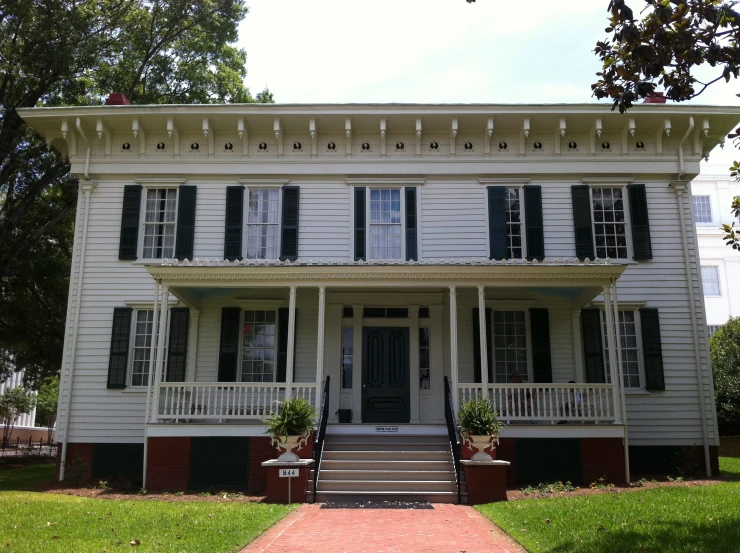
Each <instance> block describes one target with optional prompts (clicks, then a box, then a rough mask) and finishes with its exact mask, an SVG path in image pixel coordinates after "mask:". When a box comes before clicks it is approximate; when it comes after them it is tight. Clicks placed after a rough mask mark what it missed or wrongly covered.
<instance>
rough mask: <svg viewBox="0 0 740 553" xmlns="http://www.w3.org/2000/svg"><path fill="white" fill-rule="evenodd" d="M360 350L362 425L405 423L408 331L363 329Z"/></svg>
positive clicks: (407, 417)
mask: <svg viewBox="0 0 740 553" xmlns="http://www.w3.org/2000/svg"><path fill="white" fill-rule="evenodd" d="M362 349H363V356H362V357H363V359H362V361H363V362H362V422H370V423H383V424H385V423H406V422H409V418H410V413H411V411H410V406H409V396H410V386H409V329H408V328H365V329H363V333H362Z"/></svg>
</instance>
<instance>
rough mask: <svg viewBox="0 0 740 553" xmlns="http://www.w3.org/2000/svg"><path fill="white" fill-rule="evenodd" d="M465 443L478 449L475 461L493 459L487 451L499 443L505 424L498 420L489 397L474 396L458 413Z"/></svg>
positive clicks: (474, 457)
mask: <svg viewBox="0 0 740 553" xmlns="http://www.w3.org/2000/svg"><path fill="white" fill-rule="evenodd" d="M457 419H458V421H459V423H460V433H461V435H462V438H463V443H464V444H465V445H467V446H469V447H470V448H471V449H477V450H478V451H477V453H475V454H474V455H473V457H472V460H473V461H492V460H493V458H492V457H491V456H490V455H489V454H488V453H486V452H485V450H486V449H488V448H494V449H495V447H496V446H497V445H498V442H499V438H500V437H501V430H502V429H503V427H504V425H503V423H502V422H501V421H499V420H498V418H497V414H496V411H494V409H493V404H492V403H491V400H490V399H489V398H482V397H474V398H473V399H471V400H470V401H468V402H466V403H465V404H464V405H463V406H462V407H460V411H459V412H458V414H457Z"/></svg>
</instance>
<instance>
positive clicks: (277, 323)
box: [236, 302, 280, 384]
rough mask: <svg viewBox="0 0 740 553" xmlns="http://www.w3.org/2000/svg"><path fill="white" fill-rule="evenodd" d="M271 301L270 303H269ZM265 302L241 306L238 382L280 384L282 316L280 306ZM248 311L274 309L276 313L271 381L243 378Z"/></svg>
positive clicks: (237, 364)
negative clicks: (279, 361)
mask: <svg viewBox="0 0 740 553" xmlns="http://www.w3.org/2000/svg"><path fill="white" fill-rule="evenodd" d="M268 303H269V304H268ZM268 303H263V304H261V305H257V306H255V305H254V304H253V303H252V304H251V305H250V306H249V307H245V306H243V305H240V306H239V309H240V311H239V355H238V356H237V358H236V378H237V380H236V381H237V382H239V383H244V382H248V383H250V384H278V381H277V372H278V356H279V355H280V351H279V349H278V348H279V344H278V336H279V335H280V334H279V332H280V329H279V326H280V317H279V314H278V307H274V308H273V307H272V305H275V302H268ZM247 311H272V312H274V313H275V346H274V349H275V370H274V371H273V373H272V378H273V379H272V380H271V381H270V382H266V381H264V380H263V381H260V382H251V381H246V380H242V377H243V375H244V371H243V370H242V364H243V362H244V320H245V315H246V313H247Z"/></svg>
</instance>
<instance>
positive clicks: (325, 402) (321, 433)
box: [313, 375, 330, 503]
mask: <svg viewBox="0 0 740 553" xmlns="http://www.w3.org/2000/svg"><path fill="white" fill-rule="evenodd" d="M329 379H330V377H329V376H328V375H327V376H326V381H325V382H324V392H323V393H322V394H321V410H320V411H319V424H318V428H317V429H316V437H315V439H314V444H313V460H314V463H313V502H314V503H316V485H317V483H318V480H319V469H320V468H321V452H322V451H323V449H324V438H326V421H327V419H328V418H329Z"/></svg>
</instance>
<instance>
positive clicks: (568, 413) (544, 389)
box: [458, 383, 616, 423]
mask: <svg viewBox="0 0 740 553" xmlns="http://www.w3.org/2000/svg"><path fill="white" fill-rule="evenodd" d="M458 393H459V396H458V397H459V399H460V404H461V405H462V404H463V403H465V402H466V401H468V400H470V399H472V398H473V397H476V396H482V395H483V385H481V384H458ZM488 397H489V398H490V399H491V402H492V403H493V408H494V409H495V410H496V411H497V412H498V414H499V419H501V421H502V422H505V423H510V422H513V421H547V422H551V423H557V422H561V421H565V422H614V421H615V420H616V419H615V414H614V401H613V399H614V395H613V389H612V385H611V384H585V383H576V384H573V383H570V384H489V385H488Z"/></svg>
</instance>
